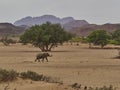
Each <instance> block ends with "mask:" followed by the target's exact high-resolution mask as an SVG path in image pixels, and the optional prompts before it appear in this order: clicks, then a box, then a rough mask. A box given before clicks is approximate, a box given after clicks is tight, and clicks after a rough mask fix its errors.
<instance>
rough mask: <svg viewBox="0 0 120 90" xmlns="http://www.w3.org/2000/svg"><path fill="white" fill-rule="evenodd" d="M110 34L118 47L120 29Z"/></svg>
mask: <svg viewBox="0 0 120 90" xmlns="http://www.w3.org/2000/svg"><path fill="white" fill-rule="evenodd" d="M111 34H112V40H113V41H114V42H115V44H117V45H120V29H118V30H115V31H114V32H113V33H111Z"/></svg>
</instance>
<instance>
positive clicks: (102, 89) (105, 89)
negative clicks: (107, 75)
mask: <svg viewBox="0 0 120 90" xmlns="http://www.w3.org/2000/svg"><path fill="white" fill-rule="evenodd" d="M88 90H117V89H116V87H113V86H112V85H110V86H103V87H96V88H92V87H89V89H88Z"/></svg>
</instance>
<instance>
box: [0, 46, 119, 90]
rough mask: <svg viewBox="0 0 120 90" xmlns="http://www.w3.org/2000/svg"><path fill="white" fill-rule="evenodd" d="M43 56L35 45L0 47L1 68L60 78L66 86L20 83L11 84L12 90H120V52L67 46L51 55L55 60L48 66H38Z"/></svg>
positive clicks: (61, 47) (48, 63)
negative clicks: (108, 89)
mask: <svg viewBox="0 0 120 90" xmlns="http://www.w3.org/2000/svg"><path fill="white" fill-rule="evenodd" d="M106 47H107V46H106ZM108 47H115V46H109V45H108ZM39 52H41V51H40V49H39V48H37V47H33V46H32V45H21V44H15V45H10V46H4V45H2V44H0V68H2V69H7V70H11V69H13V70H15V71H17V72H23V71H28V70H30V71H34V72H37V73H39V74H43V75H46V76H51V77H53V78H57V79H59V80H61V81H62V82H63V85H59V84H56V83H46V82H40V81H31V80H21V79H20V80H19V79H18V80H16V81H14V82H8V83H9V88H8V90H74V89H73V88H71V87H70V85H72V84H74V83H79V84H81V87H82V88H83V87H84V86H87V87H102V86H104V85H106V86H109V85H113V86H114V87H116V88H117V90H120V59H115V58H114V57H116V56H117V55H118V50H117V49H110V48H108V49H99V48H95V49H89V48H88V44H80V45H79V46H76V45H70V44H64V45H62V46H58V47H55V48H53V49H52V52H50V54H52V57H48V60H49V62H46V61H45V62H44V63H42V62H34V60H35V57H36V54H37V53H39ZM8 83H1V84H0V90H4V87H5V86H6V85H7V84H8ZM81 90H82V89H81Z"/></svg>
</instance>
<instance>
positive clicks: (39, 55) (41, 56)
mask: <svg viewBox="0 0 120 90" xmlns="http://www.w3.org/2000/svg"><path fill="white" fill-rule="evenodd" d="M51 56H52V55H50V54H49V53H39V54H37V55H36V59H35V62H36V61H38V62H40V59H42V62H44V59H46V61H47V62H48V59H47V57H51Z"/></svg>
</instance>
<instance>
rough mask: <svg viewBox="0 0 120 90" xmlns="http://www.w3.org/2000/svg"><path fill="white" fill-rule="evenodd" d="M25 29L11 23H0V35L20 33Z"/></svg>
mask: <svg viewBox="0 0 120 90" xmlns="http://www.w3.org/2000/svg"><path fill="white" fill-rule="evenodd" d="M24 31H25V27H20V26H14V25H13V24H11V23H0V35H4V34H12V35H13V34H21V33H23V32H24Z"/></svg>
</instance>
